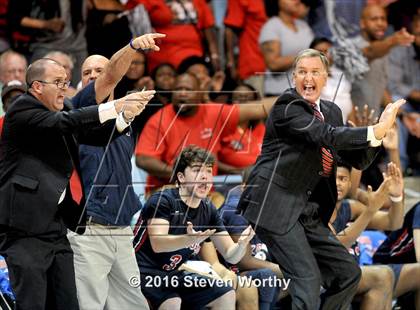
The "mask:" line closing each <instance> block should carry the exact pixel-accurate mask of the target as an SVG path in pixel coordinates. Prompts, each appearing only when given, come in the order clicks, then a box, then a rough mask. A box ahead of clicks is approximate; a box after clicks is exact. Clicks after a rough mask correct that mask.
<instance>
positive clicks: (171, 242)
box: [134, 146, 254, 310]
mask: <svg viewBox="0 0 420 310" xmlns="http://www.w3.org/2000/svg"><path fill="white" fill-rule="evenodd" d="M175 162H176V165H175V166H174V175H175V177H176V183H177V187H176V188H172V189H166V190H163V191H161V192H157V193H155V194H153V195H152V196H151V197H150V198H149V200H148V201H147V202H146V204H145V206H144V208H143V210H142V212H141V215H140V217H139V220H138V222H137V225H136V229H135V238H134V248H135V251H136V257H137V262H138V265H139V267H140V269H141V281H140V283H141V285H142V289H143V292H144V294H145V296H146V298H147V299H148V300H149V301H150V303H151V304H152V307H153V308H158V309H171V310H172V309H181V306H182V307H183V308H188V309H198V308H204V307H209V308H211V309H232V310H233V309H235V292H234V291H233V290H232V287H230V286H229V285H227V284H216V285H211V284H210V283H211V282H209V278H206V277H203V276H200V275H199V274H194V273H185V272H184V271H182V270H180V269H179V267H180V266H181V265H182V264H183V263H184V262H185V261H186V260H188V259H189V258H190V257H191V255H192V254H193V253H198V252H199V251H200V247H201V244H202V242H203V241H205V240H206V239H207V238H210V239H211V241H212V242H214V244H215V245H216V247H217V249H218V250H219V252H220V254H221V255H222V256H223V257H224V258H225V259H226V260H227V261H229V262H231V263H237V262H238V261H240V260H241V258H242V257H243V255H244V254H245V251H246V248H247V245H248V243H249V240H251V239H252V237H253V236H254V232H253V230H252V229H251V227H248V228H247V229H245V230H244V232H243V233H242V234H241V237H240V238H239V240H238V242H237V243H235V242H233V240H232V239H231V238H230V237H229V235H227V234H226V229H225V227H224V225H223V221H222V219H221V218H220V216H219V215H218V213H217V210H216V208H215V207H214V206H213V205H212V204H211V202H210V201H209V200H208V199H207V195H208V194H209V192H210V189H211V187H212V183H213V175H212V172H213V165H214V163H215V158H214V157H213V156H212V155H211V154H210V153H209V152H208V151H206V150H204V149H201V148H199V147H196V146H187V147H186V148H184V149H183V150H182V151H181V152H180V154H179V156H178V158H177V159H176V161H175ZM165 278H167V279H168V280H169V281H165V280H164V279H165ZM157 279H161V280H162V281H164V282H161V283H162V285H156V284H155V283H160V281H159V282H158V281H154V280H157ZM189 279H196V281H200V283H203V285H193V286H191V287H188V282H189V281H191V280H189ZM151 280H152V281H151ZM222 283H223V282H222Z"/></svg>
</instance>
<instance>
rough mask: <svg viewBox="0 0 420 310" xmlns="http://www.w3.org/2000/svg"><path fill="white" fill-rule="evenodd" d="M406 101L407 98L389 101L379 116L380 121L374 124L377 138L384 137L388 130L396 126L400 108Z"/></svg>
mask: <svg viewBox="0 0 420 310" xmlns="http://www.w3.org/2000/svg"><path fill="white" fill-rule="evenodd" d="M404 103H405V99H399V100H397V101H395V102H393V103H388V105H387V106H386V107H385V110H384V111H383V112H382V114H381V117H380V118H379V122H378V123H377V124H376V125H374V126H373V131H374V133H375V137H376V139H379V140H380V139H382V138H383V137H384V136H385V134H386V132H387V131H388V130H390V129H391V128H392V127H393V126H394V123H395V119H396V117H397V113H398V110H399V109H400V107H401V106H402V105H403V104H404Z"/></svg>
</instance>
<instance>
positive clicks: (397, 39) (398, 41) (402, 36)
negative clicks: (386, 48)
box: [390, 27, 416, 46]
mask: <svg viewBox="0 0 420 310" xmlns="http://www.w3.org/2000/svg"><path fill="white" fill-rule="evenodd" d="M415 39H416V37H415V36H414V35H412V34H410V33H409V32H408V31H407V29H405V28H404V27H403V28H401V29H400V30H398V31H396V32H394V33H393V34H392V35H391V36H390V40H392V41H393V43H394V44H395V45H401V46H410V45H411V44H412V43H413V42H414V40H415Z"/></svg>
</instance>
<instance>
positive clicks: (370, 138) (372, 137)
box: [367, 126, 382, 147]
mask: <svg viewBox="0 0 420 310" xmlns="http://www.w3.org/2000/svg"><path fill="white" fill-rule="evenodd" d="M367 130H368V131H367V141H368V142H369V146H371V147H378V146H380V145H381V144H382V139H381V140H378V139H376V137H375V133H374V132H373V127H372V126H368V128H367Z"/></svg>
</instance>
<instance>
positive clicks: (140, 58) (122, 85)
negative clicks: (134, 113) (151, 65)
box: [114, 51, 155, 98]
mask: <svg viewBox="0 0 420 310" xmlns="http://www.w3.org/2000/svg"><path fill="white" fill-rule="evenodd" d="M146 67H147V66H146V55H145V54H144V53H143V52H142V51H139V52H138V53H137V54H135V55H134V57H133V59H132V60H131V64H130V66H129V67H128V70H127V73H126V74H125V75H124V76H123V77H122V79H121V81H120V82H119V83H118V85H117V87H116V88H115V91H114V95H115V97H117V98H119V97H121V96H125V95H126V94H127V92H129V91H133V90H135V89H139V90H141V89H143V88H144V87H145V88H146V89H154V86H155V85H154V82H153V80H152V78H151V77H150V76H148V75H147V71H146Z"/></svg>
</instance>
